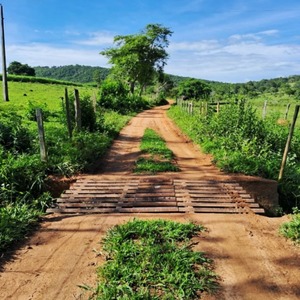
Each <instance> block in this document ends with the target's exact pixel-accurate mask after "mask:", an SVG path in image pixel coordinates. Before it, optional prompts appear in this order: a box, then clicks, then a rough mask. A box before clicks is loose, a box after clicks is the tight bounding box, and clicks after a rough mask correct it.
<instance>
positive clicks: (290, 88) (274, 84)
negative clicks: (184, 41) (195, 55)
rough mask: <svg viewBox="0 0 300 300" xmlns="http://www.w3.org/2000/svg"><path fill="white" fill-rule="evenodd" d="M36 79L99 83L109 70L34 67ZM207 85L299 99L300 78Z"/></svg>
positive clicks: (224, 90)
mask: <svg viewBox="0 0 300 300" xmlns="http://www.w3.org/2000/svg"><path fill="white" fill-rule="evenodd" d="M34 69H35V74H36V76H37V77H46V78H53V79H58V80H64V81H71V82H78V83H89V82H99V81H101V80H103V79H105V78H106V76H107V75H108V73H109V71H110V69H108V68H102V67H91V66H82V65H67V66H59V67H40V66H39V67H34ZM169 78H170V79H171V80H172V81H173V82H174V83H175V85H178V83H179V82H181V81H183V80H186V79H188V77H183V76H176V75H169ZM203 81H205V82H207V83H209V84H210V85H211V86H212V88H213V89H214V91H216V92H218V93H219V94H224V93H236V94H237V93H240V94H244V95H245V94H247V95H249V96H256V95H257V94H258V93H263V92H272V93H277V92H278V91H279V90H282V91H284V92H285V94H288V95H296V96H297V98H298V99H300V76H299V75H294V76H289V77H280V78H274V79H263V80H260V81H249V82H246V83H224V82H216V81H209V80H203Z"/></svg>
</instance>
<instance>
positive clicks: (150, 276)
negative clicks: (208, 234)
mask: <svg viewBox="0 0 300 300" xmlns="http://www.w3.org/2000/svg"><path fill="white" fill-rule="evenodd" d="M203 230H204V228H203V227H202V226H201V225H195V224H192V223H187V224H182V223H177V222H172V221H166V220H152V221H143V220H138V219H134V220H133V221H130V222H127V223H125V224H123V225H118V226H115V227H113V228H112V229H111V230H110V231H108V232H107V235H106V237H105V238H104V239H103V247H102V248H103V251H104V253H103V254H104V255H105V258H106V263H105V264H103V265H102V266H101V267H99V269H98V284H97V287H96V288H95V289H94V290H93V296H92V297H91V298H92V299H99V300H100V299H103V300H104V299H168V300H172V299H174V300H175V299H185V300H189V299H191V300H192V299H199V298H201V294H202V293H203V292H208V293H212V292H214V291H216V289H217V286H218V284H217V276H216V274H215V273H214V272H213V271H212V261H211V260H210V259H208V258H207V257H206V256H205V254H204V253H203V252H196V251H192V240H191V239H192V238H193V237H194V236H196V235H198V234H199V232H201V231H203ZM84 288H85V289H87V290H92V289H91V288H90V287H87V286H85V287H84Z"/></svg>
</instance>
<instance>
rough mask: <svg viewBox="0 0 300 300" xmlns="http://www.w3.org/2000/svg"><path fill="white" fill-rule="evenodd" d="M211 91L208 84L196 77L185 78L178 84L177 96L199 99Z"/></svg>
mask: <svg viewBox="0 0 300 300" xmlns="http://www.w3.org/2000/svg"><path fill="white" fill-rule="evenodd" d="M211 92H212V89H211V87H210V86H209V84H207V83H205V82H203V81H201V80H198V79H193V78H190V79H187V80H185V81H182V82H180V83H179V85H178V94H179V96H184V97H186V98H187V99H197V100H198V99H200V98H206V97H208V96H209V95H210V93H211Z"/></svg>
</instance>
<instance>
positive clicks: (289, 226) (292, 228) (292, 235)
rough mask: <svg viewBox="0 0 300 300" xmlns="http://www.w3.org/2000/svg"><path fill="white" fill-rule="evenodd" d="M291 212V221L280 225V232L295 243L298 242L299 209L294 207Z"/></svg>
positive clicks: (299, 226) (299, 240)
mask: <svg viewBox="0 0 300 300" xmlns="http://www.w3.org/2000/svg"><path fill="white" fill-rule="evenodd" d="M293 212H294V214H293V215H292V219H291V221H290V222H286V223H283V224H282V225H281V227H280V233H281V234H282V235H283V236H285V237H286V238H289V239H291V240H292V241H294V242H295V243H300V211H299V209H296V208H295V209H294V211H293Z"/></svg>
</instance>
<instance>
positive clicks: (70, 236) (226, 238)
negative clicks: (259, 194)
mask: <svg viewBox="0 0 300 300" xmlns="http://www.w3.org/2000/svg"><path fill="white" fill-rule="evenodd" d="M166 109H167V107H162V108H155V109H154V110H150V111H146V112H144V113H142V114H140V115H138V116H137V117H135V118H134V119H133V120H132V121H131V122H130V124H129V125H128V126H127V127H126V128H124V130H123V131H122V132H121V134H120V137H119V139H118V140H117V141H116V142H115V144H114V145H113V147H112V149H111V151H110V153H109V154H108V155H107V157H106V158H105V159H104V160H103V161H102V162H101V163H99V164H98V166H97V168H96V169H95V172H96V171H97V173H99V175H96V174H94V175H92V176H112V177H113V176H116V175H121V176H129V175H132V174H131V170H132V166H133V163H134V161H135V159H136V158H137V157H138V155H139V148H138V146H139V139H140V138H141V136H142V134H143V132H144V129H145V128H146V127H150V128H153V129H155V130H157V131H158V132H159V133H160V134H161V135H162V136H163V137H164V138H165V139H166V141H167V143H168V146H169V147H170V148H171V150H173V152H174V153H175V155H176V160H177V163H178V165H179V167H180V168H181V170H182V171H181V172H180V176H187V177H188V178H197V179H230V178H231V175H228V174H223V173H221V172H219V171H218V170H217V169H216V168H215V167H214V166H213V165H212V164H211V161H210V157H209V156H207V155H204V154H203V153H201V152H200V151H199V149H198V148H197V147H196V146H194V145H193V144H192V143H190V142H189V141H188V140H187V139H186V138H185V137H184V136H183V135H182V134H181V133H180V132H179V131H178V129H177V128H176V127H174V125H173V124H172V122H170V120H168V119H167V118H166V116H165V111H166ZM85 176H86V175H85ZM168 176H179V175H178V174H173V175H172V174H171V173H170V174H168ZM133 217H138V218H143V219H153V218H165V219H169V220H175V221H179V222H187V221H193V222H196V223H200V224H203V225H204V226H205V227H206V228H207V229H208V232H206V233H204V234H201V235H200V236H199V237H197V238H196V239H197V242H198V244H197V246H196V249H197V250H201V251H205V252H206V253H207V254H208V256H209V257H211V258H212V259H213V260H214V262H215V271H216V273H217V274H219V275H220V278H221V279H220V285H221V288H220V291H219V293H218V294H217V295H214V296H210V295H204V296H203V299H207V300H216V299H218V300H219V299H226V300H232V299H239V300H240V299H249V300H250V299H255V300H259V299H275V300H277V299H278V300H279V299H287V300H293V299H299V298H300V248H299V247H296V246H294V245H292V244H291V243H290V242H289V241H286V240H285V239H284V238H283V237H281V236H279V235H278V227H279V225H280V224H281V223H282V222H284V221H286V220H287V217H282V218H268V217H264V216H258V215H253V214H243V215H229V214H172V215H170V214H169V215H162V214H160V215H153V214H151V215H149V214H148V215H147V214H140V215H132V214H131V215H126V214H114V215H111V214H110V215H101V214H99V215H49V216H46V217H45V218H44V220H43V222H42V224H41V228H40V230H39V231H37V232H36V233H35V234H34V235H33V236H32V237H31V238H29V239H28V240H27V241H26V243H25V244H24V245H23V246H22V247H20V249H19V250H17V251H15V252H14V253H11V255H10V257H8V256H4V257H2V258H1V260H0V299H13V300H15V299H22V300H23V299H24V300H27V299H36V300H37V299H53V300H54V299H55V300H59V299H86V297H87V295H86V294H84V293H83V290H82V289H80V288H79V287H78V285H82V284H89V285H94V284H95V282H96V268H97V266H98V265H99V264H101V263H102V262H103V260H102V259H103V258H102V257H101V255H100V256H99V255H98V254H99V251H101V244H100V241H101V239H102V237H103V236H104V235H105V233H106V231H107V230H108V229H109V228H111V227H112V226H114V225H116V224H120V223H124V222H126V221H128V220H131V219H132V218H133Z"/></svg>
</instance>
